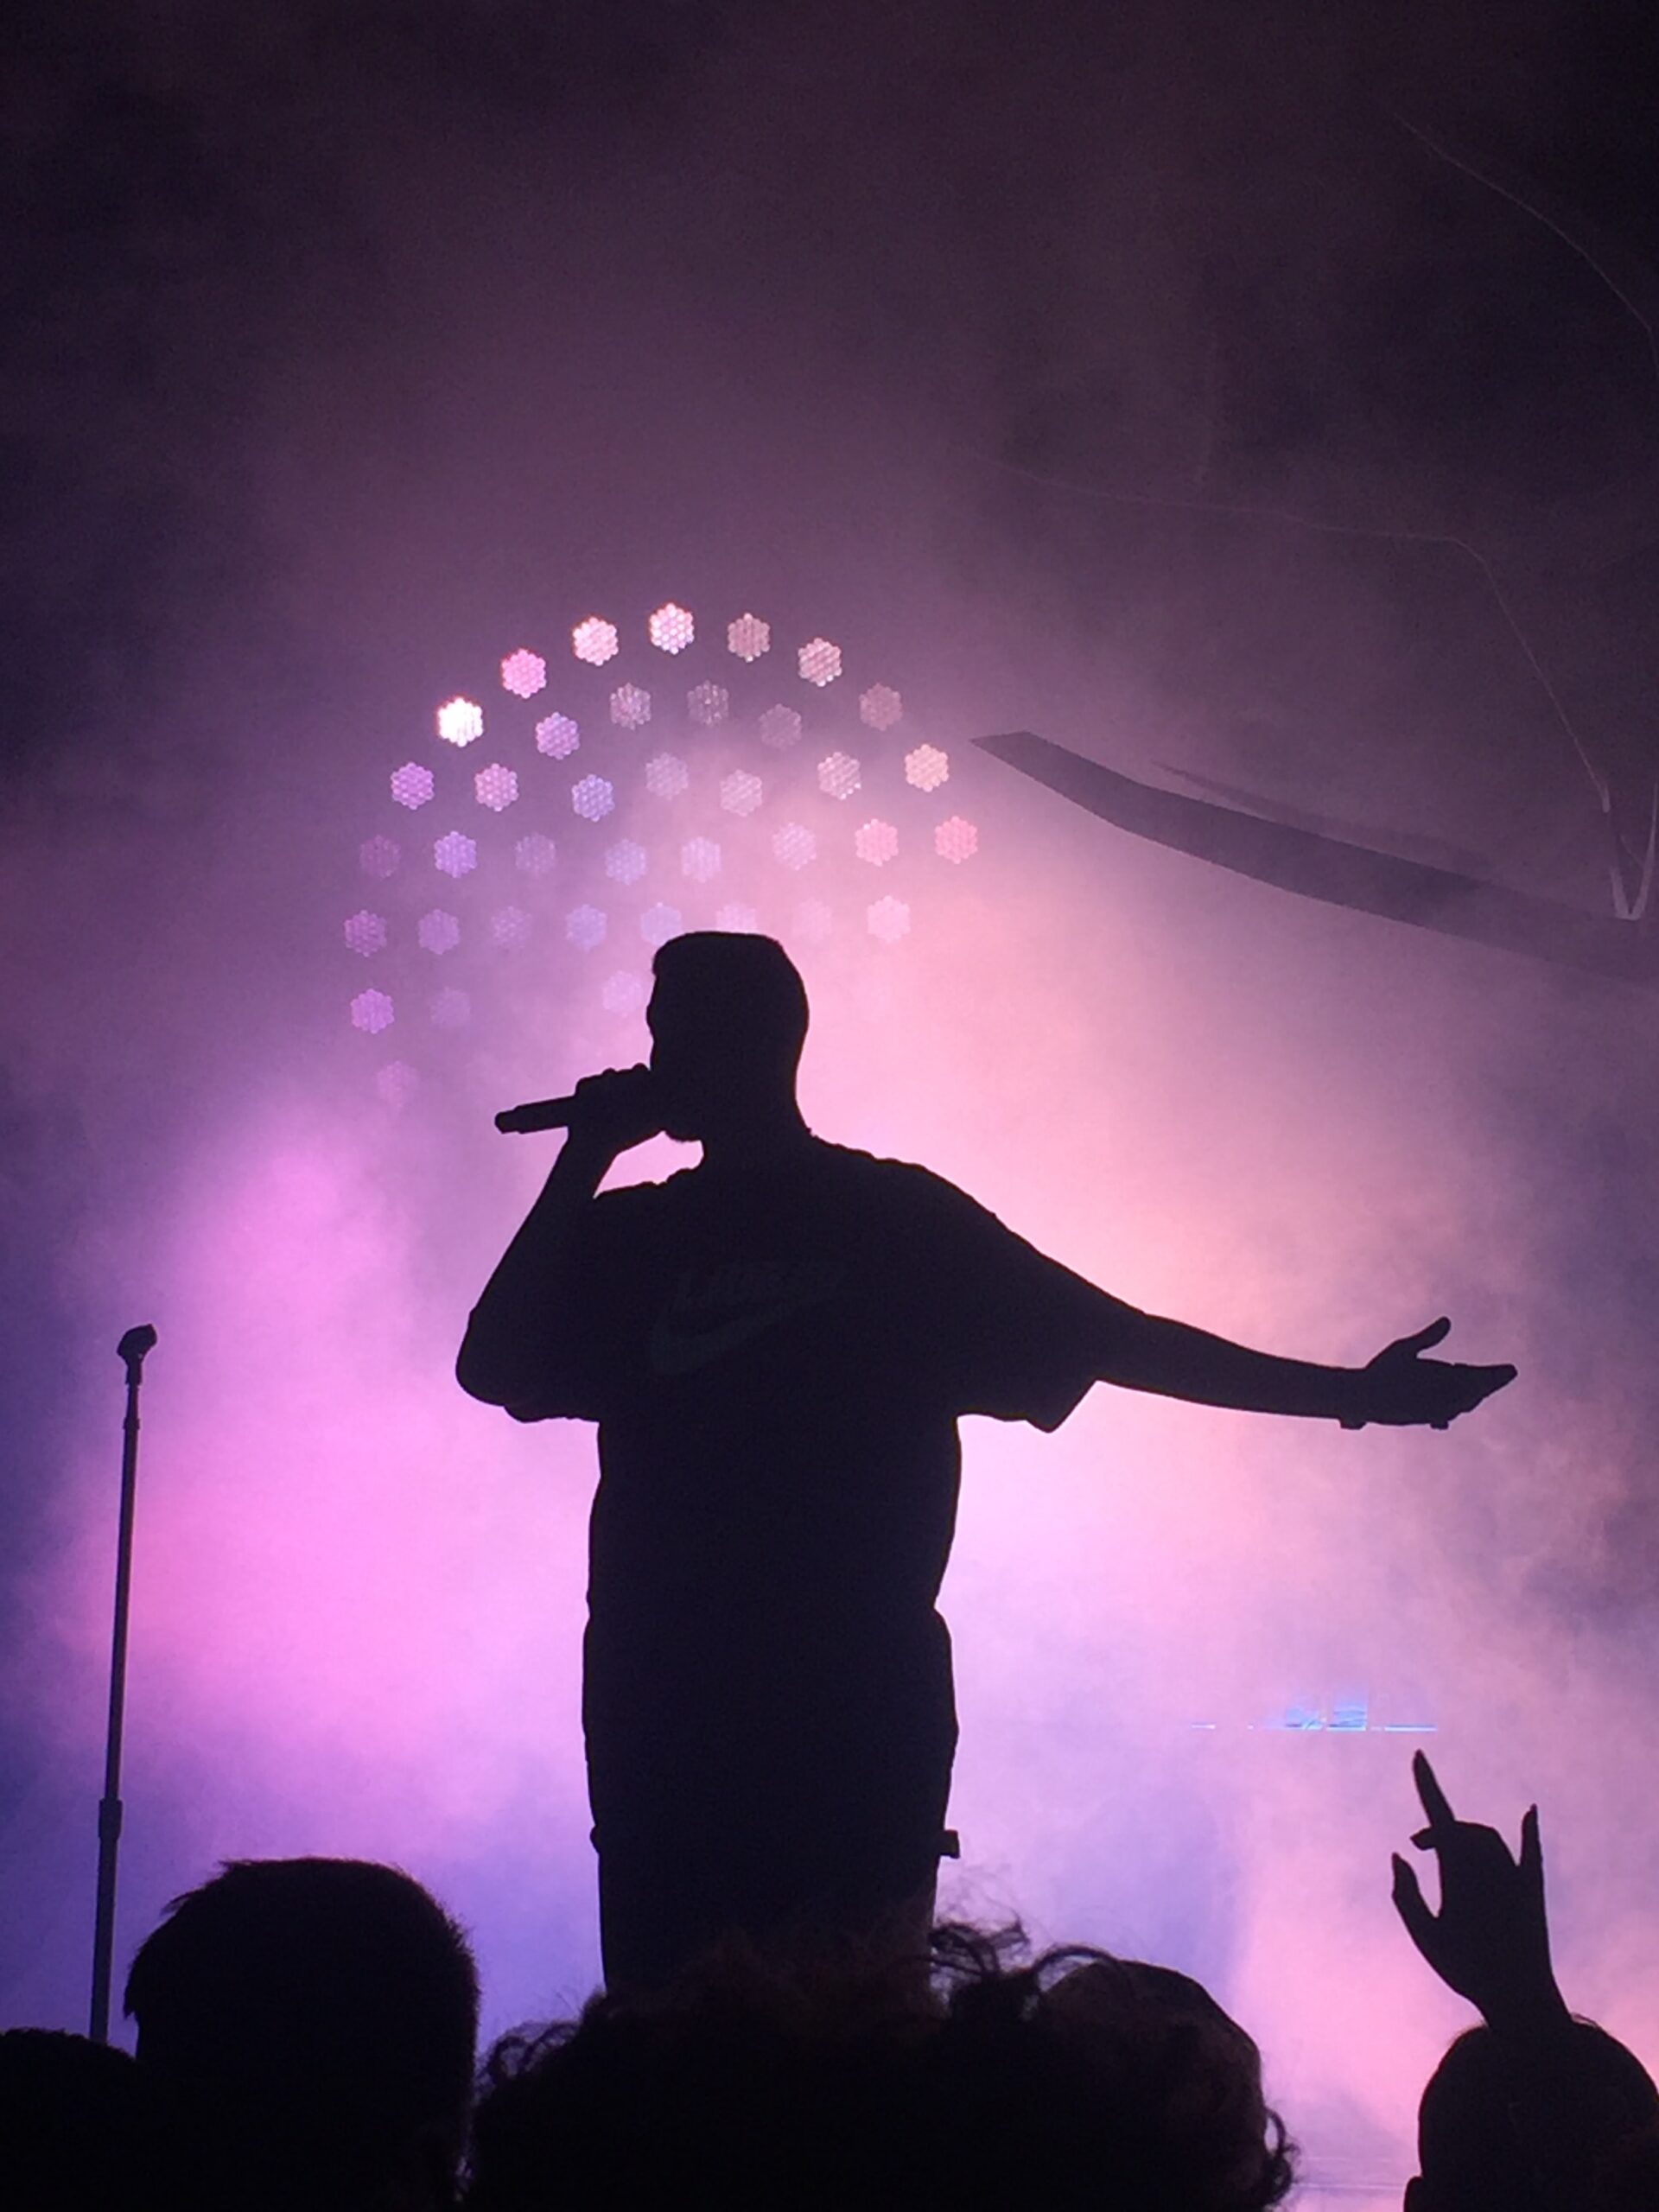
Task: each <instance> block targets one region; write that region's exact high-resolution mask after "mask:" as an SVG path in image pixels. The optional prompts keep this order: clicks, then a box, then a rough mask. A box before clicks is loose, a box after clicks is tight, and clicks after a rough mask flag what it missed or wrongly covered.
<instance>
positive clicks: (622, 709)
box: [611, 683, 651, 729]
mask: <svg viewBox="0 0 1659 2212" xmlns="http://www.w3.org/2000/svg"><path fill="white" fill-rule="evenodd" d="M611 720H612V721H613V722H614V723H615V724H616V726H617V728H619V729H639V728H642V727H643V725H644V724H645V723H646V722H648V721H650V720H651V694H650V692H649V691H646V690H643V689H642V688H641V686H640V685H639V684H638V683H619V684H618V685H617V687H616V689H615V690H614V691H613V692H612V694H611Z"/></svg>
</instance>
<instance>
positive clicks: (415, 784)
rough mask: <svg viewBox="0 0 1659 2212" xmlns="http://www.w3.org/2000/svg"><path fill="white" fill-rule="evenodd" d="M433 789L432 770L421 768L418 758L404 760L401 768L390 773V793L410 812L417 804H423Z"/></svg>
mask: <svg viewBox="0 0 1659 2212" xmlns="http://www.w3.org/2000/svg"><path fill="white" fill-rule="evenodd" d="M433 790H434V785H433V782H432V771H431V770H430V769H429V768H423V767H422V766H421V764H420V762H419V761H418V760H405V761H404V765H403V766H402V767H401V768H394V769H393V770H392V773H391V795H392V797H393V798H395V799H396V800H397V804H398V805H399V806H406V807H408V808H409V809H410V811H411V813H412V812H413V810H415V808H416V807H417V806H424V805H425V804H426V803H427V801H428V800H429V798H431V796H432V792H433Z"/></svg>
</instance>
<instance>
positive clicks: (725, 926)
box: [715, 899, 760, 935]
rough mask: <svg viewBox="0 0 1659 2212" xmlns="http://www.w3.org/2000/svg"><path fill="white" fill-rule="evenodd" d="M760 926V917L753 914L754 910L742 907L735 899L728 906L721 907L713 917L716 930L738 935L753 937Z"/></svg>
mask: <svg viewBox="0 0 1659 2212" xmlns="http://www.w3.org/2000/svg"><path fill="white" fill-rule="evenodd" d="M715 928H716V929H717V930H731V931H735V932H737V933H738V934H740V935H753V932H754V931H756V930H758V929H759V928H760V915H759V914H757V913H756V912H755V911H754V908H753V906H744V905H743V904H742V903H741V900H739V899H733V900H732V902H731V904H730V905H729V906H722V907H721V909H720V911H719V912H718V913H716V914H715Z"/></svg>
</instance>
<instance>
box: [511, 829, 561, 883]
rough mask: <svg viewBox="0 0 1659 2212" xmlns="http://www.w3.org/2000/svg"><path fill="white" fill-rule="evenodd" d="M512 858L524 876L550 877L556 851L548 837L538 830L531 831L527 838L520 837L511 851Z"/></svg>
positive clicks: (556, 854) (555, 858)
mask: <svg viewBox="0 0 1659 2212" xmlns="http://www.w3.org/2000/svg"><path fill="white" fill-rule="evenodd" d="M512 856H513V858H514V860H516V861H518V865H519V867H520V868H522V869H523V870H524V874H526V875H550V874H551V873H552V870H553V863H554V862H555V861H556V860H557V858H558V851H557V849H556V846H555V845H554V842H553V840H552V839H551V838H550V837H544V836H543V835H542V833H541V831H540V830H539V829H532V830H531V833H530V835H529V836H528V837H521V838H520V839H519V840H518V843H517V844H516V845H515V846H514V847H513V849H512Z"/></svg>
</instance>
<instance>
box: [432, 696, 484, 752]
mask: <svg viewBox="0 0 1659 2212" xmlns="http://www.w3.org/2000/svg"><path fill="white" fill-rule="evenodd" d="M483 734H484V709H483V708H482V707H480V705H479V704H478V702H477V701H476V700H474V699H446V700H445V701H444V702H443V704H442V706H441V707H440V708H439V709H438V735H439V736H440V737H441V738H442V739H443V741H444V742H445V743H446V744H448V745H470V744H471V743H472V741H473V740H474V738H475V737H482V736H483Z"/></svg>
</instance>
